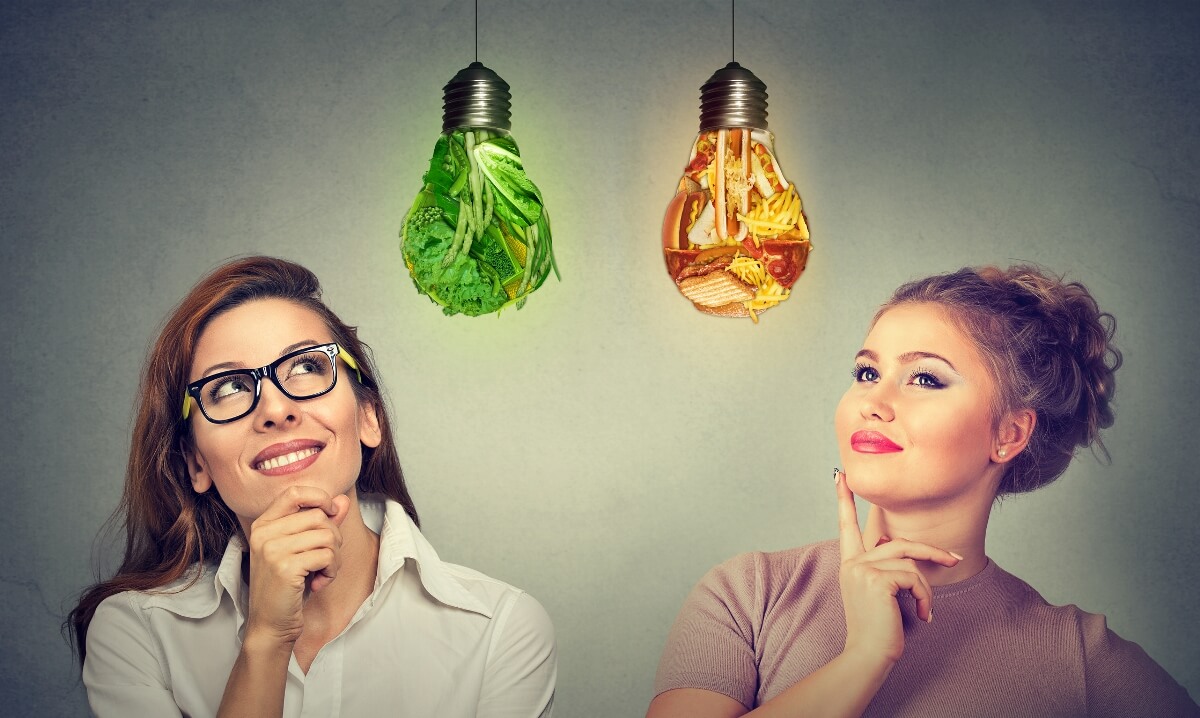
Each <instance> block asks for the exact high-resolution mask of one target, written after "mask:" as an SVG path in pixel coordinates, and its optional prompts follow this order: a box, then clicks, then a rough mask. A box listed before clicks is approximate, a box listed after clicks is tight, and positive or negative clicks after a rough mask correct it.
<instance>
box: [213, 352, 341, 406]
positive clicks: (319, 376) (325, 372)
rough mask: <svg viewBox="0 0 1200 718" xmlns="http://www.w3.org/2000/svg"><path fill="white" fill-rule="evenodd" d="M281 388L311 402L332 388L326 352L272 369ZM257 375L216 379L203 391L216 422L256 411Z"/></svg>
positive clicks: (330, 361) (285, 361)
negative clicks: (255, 387) (311, 399)
mask: <svg viewBox="0 0 1200 718" xmlns="http://www.w3.org/2000/svg"><path fill="white" fill-rule="evenodd" d="M272 366H273V368H274V370H275V376H276V377H277V378H278V383H279V386H280V387H281V388H282V389H283V391H284V393H285V394H287V395H288V396H290V397H291V398H293V399H308V398H311V397H314V396H318V395H320V394H323V393H325V392H327V391H329V390H330V389H331V388H332V387H333V382H334V376H335V375H334V367H333V359H332V358H330V356H329V355H328V354H326V353H325V352H323V351H308V352H303V353H301V354H296V355H293V356H288V357H284V358H283V359H282V360H281V361H280V362H279V363H277V364H274V365H272ZM255 381H256V380H255V378H254V374H252V373H251V372H248V371H247V372H237V373H235V374H228V375H226V376H222V377H218V378H215V379H213V380H211V381H209V382H207V383H205V384H204V386H202V387H200V404H201V407H202V408H203V409H204V413H205V414H206V415H207V416H208V417H209V418H210V419H212V420H213V421H229V420H231V419H236V418H238V417H241V416H244V415H245V414H248V413H249V412H250V410H251V409H252V408H253V407H254V383H255Z"/></svg>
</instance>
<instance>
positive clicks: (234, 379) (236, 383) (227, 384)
mask: <svg viewBox="0 0 1200 718" xmlns="http://www.w3.org/2000/svg"><path fill="white" fill-rule="evenodd" d="M243 391H250V387H249V386H247V384H246V379H245V377H240V376H231V377H227V378H225V379H221V380H220V381H215V382H213V384H212V386H211V387H210V388H209V390H208V396H209V398H210V399H212V400H214V401H220V400H221V399H225V398H227V397H230V396H233V395H234V394H238V393H241V392H243Z"/></svg>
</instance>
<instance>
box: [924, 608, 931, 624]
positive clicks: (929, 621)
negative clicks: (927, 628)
mask: <svg viewBox="0 0 1200 718" xmlns="http://www.w3.org/2000/svg"><path fill="white" fill-rule="evenodd" d="M925 622H926V623H933V609H932V608H931V609H929V620H927V621H925Z"/></svg>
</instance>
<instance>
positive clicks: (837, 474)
mask: <svg viewBox="0 0 1200 718" xmlns="http://www.w3.org/2000/svg"><path fill="white" fill-rule="evenodd" d="M841 480H842V470H841V469H839V468H838V467H836V466H835V467H833V485H834V486H837V485H838V484H839V483H841Z"/></svg>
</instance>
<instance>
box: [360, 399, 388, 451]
mask: <svg viewBox="0 0 1200 718" xmlns="http://www.w3.org/2000/svg"><path fill="white" fill-rule="evenodd" d="M358 440H359V441H361V442H362V444H363V446H365V447H367V448H368V449H374V448H376V447H378V446H379V445H380V444H381V443H383V431H382V430H381V429H380V428H379V414H378V413H376V411H375V402H373V401H370V400H367V401H360V402H358Z"/></svg>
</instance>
